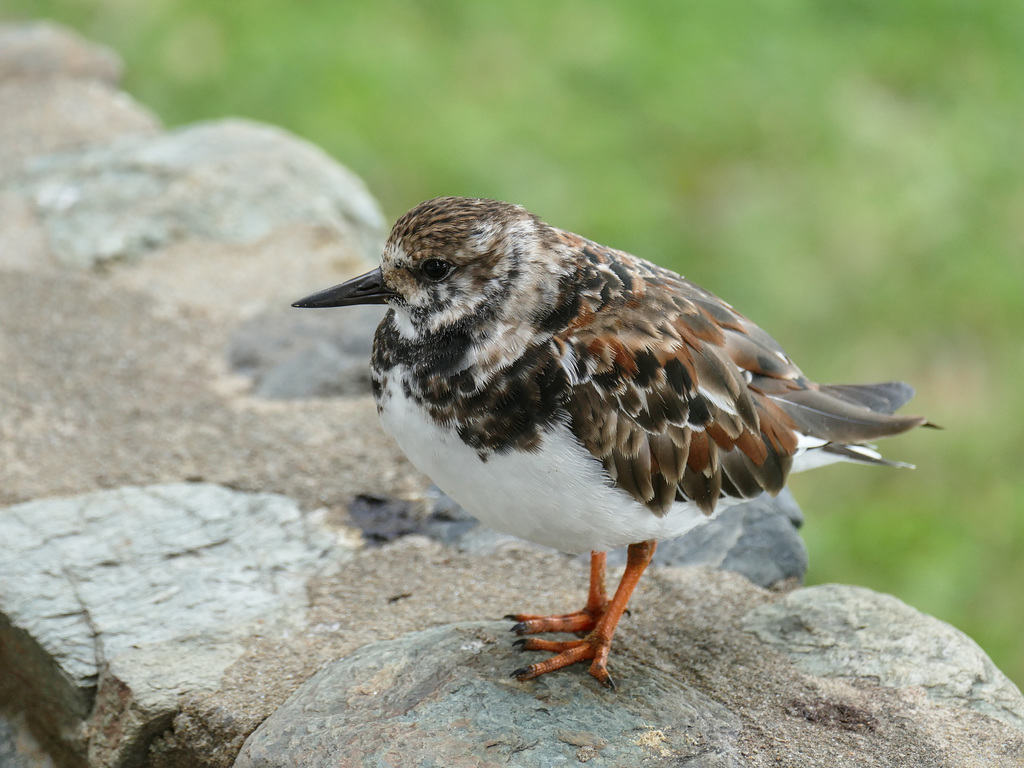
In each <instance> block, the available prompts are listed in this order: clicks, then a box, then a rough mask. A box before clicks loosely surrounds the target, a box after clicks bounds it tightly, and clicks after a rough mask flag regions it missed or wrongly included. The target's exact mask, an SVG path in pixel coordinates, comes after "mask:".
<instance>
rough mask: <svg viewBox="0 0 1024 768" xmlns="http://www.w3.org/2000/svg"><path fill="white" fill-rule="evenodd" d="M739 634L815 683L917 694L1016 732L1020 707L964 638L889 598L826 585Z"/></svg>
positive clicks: (796, 595)
mask: <svg viewBox="0 0 1024 768" xmlns="http://www.w3.org/2000/svg"><path fill="white" fill-rule="evenodd" d="M744 628H745V629H746V630H747V631H748V632H753V633H755V634H756V635H757V636H758V637H759V638H760V639H761V640H762V641H763V642H765V643H767V644H768V645H771V646H773V647H775V648H777V649H778V650H780V651H782V652H783V653H785V654H787V655H788V656H789V657H790V658H792V659H793V661H794V663H795V664H796V665H797V667H799V668H800V669H801V670H803V671H804V672H806V673H807V674H810V675H818V676H820V677H841V678H854V679H856V678H866V679H871V680H875V681H877V682H878V683H879V684H880V685H885V686H890V687H893V688H905V687H908V686H920V687H921V688H923V689H924V691H925V693H926V694H927V695H928V697H929V698H930V699H933V700H935V701H939V702H942V703H944V704H949V705H951V706H958V707H967V708H969V709H973V710H976V711H978V712H983V713H984V714H986V715H989V716H990V717H994V718H996V719H997V720H1002V721H1003V722H1005V723H1007V724H1008V725H1011V726H1013V727H1014V728H1017V729H1019V730H1021V731H1024V699H1022V698H1021V694H1020V691H1019V690H1017V687H1016V686H1015V685H1014V684H1013V683H1012V682H1010V680H1008V679H1007V677H1006V676H1005V675H1004V674H1003V673H1002V672H1000V671H999V670H998V669H996V667H995V665H994V664H993V663H992V660H991V659H989V658H988V656H986V655H985V652H984V651H982V650H981V648H979V647H978V644H977V643H975V642H974V641H973V640H971V639H970V638H969V637H968V636H967V635H965V634H964V633H963V632H961V631H960V630H958V629H955V628H954V627H951V626H950V625H949V624H946V623H945V622H943V621H939V620H938V619H936V618H934V617H932V616H927V615H925V614H923V613H921V612H920V611H917V610H914V609H913V608H911V607H910V606H909V605H907V604H906V603H904V602H901V601H900V600H898V599H897V598H895V597H893V596H892V595H882V594H879V593H877V592H873V591H871V590H870V589H865V588H863V587H854V586H848V585H841V584H826V585H822V586H818V587H811V588H809V589H801V590H797V591H795V592H791V593H790V594H788V595H786V596H785V597H784V598H783V599H782V600H780V601H779V602H777V603H772V604H770V605H765V606H762V607H760V608H758V609H756V610H755V611H753V612H751V613H750V615H749V616H747V619H746V622H745V624H744Z"/></svg>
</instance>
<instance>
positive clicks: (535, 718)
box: [235, 622, 744, 768]
mask: <svg viewBox="0 0 1024 768" xmlns="http://www.w3.org/2000/svg"><path fill="white" fill-rule="evenodd" d="M521 659H522V657H521V656H519V655H518V654H516V653H515V652H514V651H512V650H511V649H510V648H509V643H508V640H507V625H505V624H499V623H494V622H490V623H486V622H477V623H466V624H457V625H451V626H445V627H438V628H436V629H430V630H426V631H423V632H414V633H411V634H408V635H405V636H403V637H401V638H399V639H398V640H391V641H387V642H382V643H375V644H372V645H368V646H365V647H363V648H361V649H360V650H358V651H356V652H355V653H353V654H351V655H349V656H348V657H346V658H344V659H342V660H340V661H337V662H335V663H333V664H331V665H329V666H328V667H326V668H325V669H322V670H321V671H320V672H318V673H317V674H316V675H314V676H313V677H312V678H311V679H310V680H309V681H308V682H307V683H305V684H304V685H303V686H302V687H301V688H299V690H298V691H296V692H295V694H294V695H293V696H292V697H291V698H290V699H289V700H288V701H287V702H286V703H285V704H284V705H283V706H282V707H280V708H279V709H278V710H277V711H276V712H275V713H274V714H273V715H271V717H270V718H269V719H267V720H266V721H265V722H264V723H263V724H262V725H261V726H260V727H259V728H258V729H257V730H256V731H255V733H253V735H252V736H250V737H249V739H248V740H247V741H246V743H245V746H244V747H243V748H242V751H241V753H240V755H239V758H238V760H237V761H236V762H235V766H236V768H278V767H279V766H284V765H302V766H308V768H320V767H322V768H328V766H331V767H333V766H337V765H365V764H372V765H402V766H451V765H498V764H504V765H530V766H552V765H573V764H575V763H576V762H578V761H581V760H584V759H585V760H586V761H591V760H592V761H593V762H594V764H595V765H615V766H625V765H641V764H667V763H669V762H671V763H672V764H677V765H682V764H685V765H687V766H694V767H695V768H705V767H706V768H711V766H714V767H715V768H727V767H731V766H735V767H736V768H739V766H743V765H744V762H743V760H742V758H741V755H740V751H739V745H738V736H739V731H740V728H741V723H740V719H739V718H738V717H737V716H736V715H735V714H733V713H731V712H729V711H728V710H726V709H725V708H724V707H723V706H722V705H721V704H719V703H718V702H716V701H714V700H712V699H710V698H708V697H707V696H704V695H703V694H701V693H699V692H698V691H696V690H694V689H692V688H690V687H687V686H686V685H683V684H681V683H680V682H679V681H677V680H675V679H673V678H672V677H671V676H669V675H667V674H665V673H663V672H660V671H658V670H656V669H652V668H645V667H643V666H641V665H639V664H636V663H634V662H630V661H626V660H620V662H619V664H618V665H619V667H620V668H621V669H623V670H624V672H625V674H626V675H627V676H628V678H629V693H628V695H621V696H616V695H614V694H609V692H608V691H606V690H605V689H604V688H602V687H601V686H600V685H599V684H598V683H597V682H596V681H594V680H593V679H588V678H587V676H586V672H585V671H583V674H582V675H581V674H576V673H575V671H574V672H570V673H568V674H561V675H553V676H550V677H547V678H543V679H541V680H539V681H537V682H535V683H530V684H526V685H524V684H521V683H518V682H515V681H513V680H509V679H508V677H507V675H508V670H509V669H514V668H515V667H516V666H517V665H519V664H521V663H522V662H521Z"/></svg>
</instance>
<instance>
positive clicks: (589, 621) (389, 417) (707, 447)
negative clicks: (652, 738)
mask: <svg viewBox="0 0 1024 768" xmlns="http://www.w3.org/2000/svg"><path fill="white" fill-rule="evenodd" d="M358 304H385V305H387V306H388V311H387V313H386V314H385V316H384V318H383V320H382V321H381V323H380V326H379V327H378V329H377V331H376V334H375V336H374V343H373V351H372V356H371V373H372V390H373V396H374V400H375V402H376V406H377V411H378V414H379V417H380V421H381V423H382V425H383V427H384V430H385V431H386V432H388V433H389V434H390V435H391V436H392V437H393V438H394V439H395V440H396V441H397V443H398V445H399V447H400V448H401V449H402V450H403V452H404V453H405V455H406V456H407V457H408V458H409V460H410V461H411V463H412V464H413V465H414V466H416V467H417V469H419V470H420V471H422V472H423V473H424V474H426V475H427V476H429V477H430V478H431V479H432V480H433V482H434V483H436V485H437V486H438V487H440V488H441V489H442V490H443V491H444V492H445V493H446V494H448V495H449V496H450V497H451V498H453V499H454V500H455V501H456V502H458V503H459V504H460V505H461V506H462V507H463V508H464V509H466V510H467V511H468V512H469V513H471V514H472V515H474V516H475V517H477V518H478V519H479V520H481V521H482V522H484V523H485V524H487V525H489V526H491V527H492V528H495V529H497V530H498V531H502V532H504V533H508V534H512V535H514V536H518V537H520V538H522V539H526V540H528V541H531V542H536V543H539V544H543V545H547V546H550V547H554V548H556V549H559V550H562V551H564V552H567V553H572V554H584V553H587V552H589V553H590V586H589V591H588V595H587V600H586V603H585V605H584V607H583V608H582V609H580V610H578V611H574V612H570V613H567V614H563V615H557V616H547V615H538V614H526V613H519V614H511V615H509V616H507V617H506V619H510V620H513V621H515V622H516V623H515V624H514V625H513V627H512V631H513V632H514V633H515V634H516V635H519V636H522V637H520V639H519V640H518V641H517V643H518V645H519V646H520V650H523V651H546V652H550V653H551V654H553V655H551V656H549V657H546V658H544V659H543V660H541V661H537V662H534V663H532V664H529V665H528V666H525V667H523V668H520V669H517V670H515V671H514V672H512V675H511V676H512V677H514V678H516V679H517V680H519V681H526V680H530V679H533V678H536V677H538V676H540V675H544V674H547V673H550V672H553V671H555V670H558V669H561V668H564V667H567V666H569V665H571V664H575V663H577V662H587V661H589V662H590V667H589V672H590V674H591V675H592V676H593V677H594V678H595V679H596V680H598V681H599V682H600V683H602V684H603V685H605V686H606V687H609V688H614V682H613V680H612V677H611V675H610V673H609V671H608V658H609V652H610V649H611V642H612V637H613V635H614V633H615V630H616V627H617V626H618V623H619V620H620V619H621V617H622V615H623V613H624V612H625V611H626V608H627V605H628V602H629V599H630V596H631V594H632V593H633V590H634V589H635V587H636V585H637V583H638V582H639V580H640V578H641V576H642V575H643V573H644V571H645V569H646V568H647V566H648V564H649V563H650V562H651V558H652V556H653V555H654V552H655V548H656V547H657V543H658V541H663V540H667V539H672V538H676V537H678V536H681V535H683V534H684V533H686V532H687V531H689V530H691V529H693V528H694V527H696V526H698V525H701V524H703V523H706V522H707V521H708V520H710V519H711V518H712V517H714V515H715V514H717V513H718V512H720V511H721V510H723V509H726V508H728V507H730V506H732V505H735V504H738V503H742V502H743V501H746V500H748V499H751V498H754V497H756V496H759V495H760V494H762V493H768V494H773V495H774V494H777V493H778V492H779V491H780V490H782V488H783V486H784V485H785V483H786V480H787V478H788V476H789V474H790V473H792V472H796V471H800V470H803V469H809V468H813V467H817V466H822V465H824V464H829V463H832V462H837V461H852V462H858V463H863V464H874V465H888V466H910V465H906V464H901V463H900V462H894V461H890V460H887V459H884V458H883V457H882V456H881V455H880V454H879V453H878V452H877V451H876V450H875V449H874V447H873V446H872V445H871V443H872V442H873V441H875V440H877V439H879V438H883V437H888V436H890V435H896V434H899V433H902V432H906V431H907V430H910V429H912V428H914V427H917V426H922V425H926V424H928V422H927V420H926V419H925V418H924V417H922V416H905V415H897V414H895V411H896V409H897V408H899V407H900V406H902V405H903V404H904V403H905V402H906V401H908V400H909V399H910V398H911V397H912V396H913V392H914V391H913V389H912V388H911V387H910V386H909V385H908V384H905V383H903V382H886V383H880V384H866V385H864V384H854V385H823V384H817V383H815V382H813V381H811V380H809V379H808V378H807V377H806V376H805V375H804V374H803V373H802V372H801V370H800V369H799V368H798V367H797V366H796V365H795V364H794V363H793V362H792V360H790V358H789V357H788V356H787V355H786V353H785V352H784V351H783V350H782V348H781V347H780V346H779V344H778V343H777V342H776V341H775V340H774V339H773V338H772V337H771V336H769V335H768V334H767V333H766V332H765V331H763V330H761V328H759V327H758V326H757V325H755V324H754V323H753V322H751V321H750V320H748V319H747V318H746V317H744V316H743V315H741V314H740V313H739V312H737V311H736V310H735V309H733V308H732V306H730V305H729V304H727V303H726V302H725V301H723V300H722V299H720V298H718V297H717V296H715V295H714V294H712V293H710V292H709V291H707V290H705V289H703V288H701V287H700V286H698V285H697V284H695V283H693V282H691V281H689V280H687V279H685V278H683V277H682V276H680V275H678V274H676V273H675V272H673V271H671V270H669V269H666V268H664V267H661V266H658V265H657V264H655V263H653V262H650V261H646V260H644V259H642V258H639V257H637V256H634V255H632V254H629V253H626V252H625V251H621V250H616V249H614V248H609V247H606V246H603V245H600V244H598V243H596V242H593V241H591V240H588V239H587V238H585V237H582V236H580V235H577V234H574V233H572V232H569V231H566V230H562V229H559V228H556V227H553V226H551V225H549V224H546V223H545V222H543V221H542V220H541V219H540V218H539V217H538V216H537V215H535V214H533V213H531V212H530V211H528V210H527V209H525V208H523V207H521V206H518V205H514V204H511V203H506V202H501V201H497V200H488V199H482V198H464V197H438V198H434V199H432V200H427V201H425V202H423V203H420V204H419V205H417V206H415V207H414V208H412V209H411V210H410V211H408V212H407V213H405V214H404V215H403V216H401V217H400V218H399V219H398V220H397V222H396V223H395V225H394V227H393V229H392V230H391V233H390V235H389V237H388V239H387V241H386V244H385V246H384V249H383V253H382V256H381V262H380V266H379V267H378V268H375V269H373V270H371V271H369V272H367V273H366V274H363V275H360V276H359V277H355V278H353V279H351V280H348V281H346V282H343V283H341V284H339V285H335V286H333V287H331V288H327V289H325V290H321V291H319V292H317V293H314V294H312V295H310V296H307V297H305V298H303V299H301V300H299V301H296V302H295V303H294V304H293V306H294V307H302V308H323V307H344V306H350V305H358ZM929 426H930V425H929ZM621 546H627V547H628V549H627V555H626V567H625V571H624V573H623V575H622V578H621V581H620V582H619V584H618V587H617V589H616V590H615V592H614V594H613V595H612V596H611V597H609V596H608V592H607V589H606V586H605V572H606V554H605V553H606V552H607V551H608V550H609V549H614V548H617V547H621ZM548 632H567V633H575V634H576V636H577V639H575V640H567V641H566V640H561V641H556V640H546V639H542V638H537V637H533V635H536V634H540V633H548Z"/></svg>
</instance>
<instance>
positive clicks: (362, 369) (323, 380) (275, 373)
mask: <svg viewBox="0 0 1024 768" xmlns="http://www.w3.org/2000/svg"><path fill="white" fill-rule="evenodd" d="M324 287H326V286H324ZM295 298H296V299H299V298H301V297H299V296H296V297H295ZM386 309H387V308H386V307H377V306H365V307H350V308H349V309H348V310H346V311H345V312H344V313H332V312H317V311H315V310H308V309H307V310H298V309H291V310H289V311H287V312H268V313H264V314H261V315H258V316H256V317H254V318H251V319H249V320H247V321H246V322H245V323H243V324H242V325H241V326H240V327H239V328H238V329H237V330H236V331H235V332H234V333H233V334H232V337H231V341H230V343H229V345H228V350H227V355H228V362H229V363H230V364H231V367H232V368H234V369H235V370H236V371H238V372H239V373H241V374H243V375H246V376H250V377H252V379H253V382H254V386H253V394H255V395H257V396H259V397H266V398H270V399H275V400H293V399H297V398H303V397H334V396H353V395H366V394H369V392H370V354H371V351H372V348H373V335H374V332H375V331H376V330H377V326H378V325H380V321H381V319H383V317H384V313H385V312H386Z"/></svg>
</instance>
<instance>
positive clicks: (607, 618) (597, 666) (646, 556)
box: [512, 541, 658, 688]
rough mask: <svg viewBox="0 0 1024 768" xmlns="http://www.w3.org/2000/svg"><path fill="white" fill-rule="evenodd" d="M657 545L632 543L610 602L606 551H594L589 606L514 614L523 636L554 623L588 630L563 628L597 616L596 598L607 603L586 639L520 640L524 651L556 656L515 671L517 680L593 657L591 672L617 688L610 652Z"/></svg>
mask: <svg viewBox="0 0 1024 768" xmlns="http://www.w3.org/2000/svg"><path fill="white" fill-rule="evenodd" d="M657 544H658V543H657V542H656V541H642V542H639V543H637V544H630V545H629V553H628V555H627V557H626V571H625V573H623V574H622V581H620V582H619V587H618V589H616V590H615V596H614V597H613V598H612V599H611V602H608V601H607V599H606V598H605V597H604V587H603V583H604V569H605V555H604V552H593V553H591V556H590V596H589V598H588V599H587V607H586V608H584V609H583V610H582V611H578V612H577V613H570V614H567V615H566V616H553V617H542V616H516V617H514V618H516V619H519V624H516V626H514V627H513V628H512V630H513V631H514V632H516V633H517V634H520V635H525V634H531V633H533V632H550V631H555V630H553V629H552V628H551V627H552V626H554V627H555V628H556V630H557V631H585V630H574V629H569V630H564V629H562V627H563V626H566V625H570V626H577V625H582V624H584V623H586V622H584V621H583V617H590V616H593V615H594V613H590V612H589V611H590V609H591V607H592V604H594V601H595V600H599V601H600V602H601V603H603V604H604V609H603V610H601V611H599V612H595V613H596V614H597V615H596V620H595V621H593V622H591V623H590V627H591V629H590V633H589V634H588V635H587V636H586V637H584V638H583V639H582V640H567V641H563V642H558V641H551V640H540V639H537V638H532V637H531V638H527V639H524V640H519V641H517V643H519V644H521V645H522V649H523V650H524V651H551V652H553V653H555V654H556V655H555V656H552V657H551V658H550V659H545V660H544V661H541V662H538V663H537V664H531V665H530V666H528V667H523V668H522V669H517V670H516V671H515V672H513V673H512V677H514V678H516V679H517V680H530V679H531V678H534V677H537V676H538V675H545V674H547V673H548V672H553V671H555V670H556V669H561V668H562V667H567V666H569V665H570V664H575V663H576V662H578V661H585V660H587V659H591V660H592V661H591V664H590V674H591V675H593V676H594V677H595V678H597V679H598V680H599V681H600V682H601V683H602V684H604V685H605V686H607V687H609V688H614V687H615V684H614V683H613V682H612V678H611V675H609V674H608V652H609V651H610V650H611V646H612V635H614V634H615V628H616V627H617V626H618V624H619V619H621V618H622V614H623V612H624V611H625V610H626V605H627V604H628V603H629V598H630V596H631V595H632V594H633V590H634V589H636V585H637V583H638V582H639V581H640V577H641V576H642V575H643V573H644V571H645V570H647V566H648V565H649V564H650V562H651V558H652V557H653V556H654V549H655V547H656V546H657ZM597 572H599V573H600V577H601V578H600V582H601V587H600V589H597V588H596V587H595V573H597ZM535 627H537V628H535Z"/></svg>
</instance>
